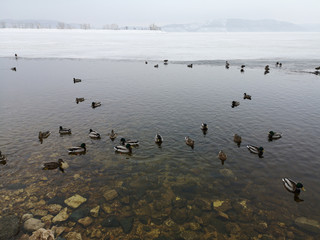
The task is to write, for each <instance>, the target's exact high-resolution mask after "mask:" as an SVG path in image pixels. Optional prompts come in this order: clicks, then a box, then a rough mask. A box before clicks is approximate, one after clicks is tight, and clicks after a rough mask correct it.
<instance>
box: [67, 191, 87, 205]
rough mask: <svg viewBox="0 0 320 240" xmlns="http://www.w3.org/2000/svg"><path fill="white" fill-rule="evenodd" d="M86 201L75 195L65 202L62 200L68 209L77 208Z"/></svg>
mask: <svg viewBox="0 0 320 240" xmlns="http://www.w3.org/2000/svg"><path fill="white" fill-rule="evenodd" d="M86 201H87V199H86V198H84V197H81V196H80V195H79V194H76V195H74V196H72V197H70V198H68V199H66V200H64V203H65V204H67V205H68V206H69V207H72V208H77V207H79V206H80V205H81V204H82V203H84V202H86Z"/></svg>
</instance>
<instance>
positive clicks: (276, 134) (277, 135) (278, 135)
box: [268, 131, 282, 140]
mask: <svg viewBox="0 0 320 240" xmlns="http://www.w3.org/2000/svg"><path fill="white" fill-rule="evenodd" d="M281 137H282V133H279V132H274V131H270V132H269V134H268V138H269V139H271V140H275V139H279V138H281Z"/></svg>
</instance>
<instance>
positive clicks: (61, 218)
mask: <svg viewBox="0 0 320 240" xmlns="http://www.w3.org/2000/svg"><path fill="white" fill-rule="evenodd" d="M68 218H69V214H68V208H66V207H65V208H64V209H62V210H61V211H60V212H59V214H58V215H57V216H55V217H54V218H53V219H52V222H53V223H55V222H63V221H65V220H67V219H68Z"/></svg>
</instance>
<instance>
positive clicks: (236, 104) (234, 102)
mask: <svg viewBox="0 0 320 240" xmlns="http://www.w3.org/2000/svg"><path fill="white" fill-rule="evenodd" d="M239 105H240V103H239V102H237V101H232V103H231V107H232V108H234V107H238V106H239Z"/></svg>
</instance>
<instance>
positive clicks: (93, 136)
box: [89, 129, 101, 139]
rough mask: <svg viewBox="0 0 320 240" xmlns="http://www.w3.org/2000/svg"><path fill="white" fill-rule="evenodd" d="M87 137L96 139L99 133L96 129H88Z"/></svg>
mask: <svg viewBox="0 0 320 240" xmlns="http://www.w3.org/2000/svg"><path fill="white" fill-rule="evenodd" d="M89 137H91V138H95V139H98V138H100V137H101V136H100V133H98V132H97V131H93V130H92V129H90V130H89Z"/></svg>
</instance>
